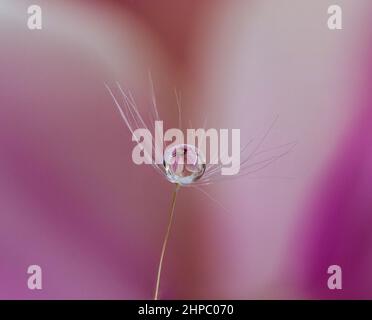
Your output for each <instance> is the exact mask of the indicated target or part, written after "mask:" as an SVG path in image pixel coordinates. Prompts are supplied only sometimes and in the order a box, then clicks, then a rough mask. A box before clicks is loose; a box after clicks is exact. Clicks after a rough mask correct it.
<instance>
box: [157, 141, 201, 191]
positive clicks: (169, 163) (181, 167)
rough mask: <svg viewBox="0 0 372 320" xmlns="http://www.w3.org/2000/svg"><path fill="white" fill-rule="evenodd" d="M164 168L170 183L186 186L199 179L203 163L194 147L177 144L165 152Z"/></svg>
mask: <svg viewBox="0 0 372 320" xmlns="http://www.w3.org/2000/svg"><path fill="white" fill-rule="evenodd" d="M164 167H165V173H166V175H167V178H168V180H169V181H170V182H173V183H178V184H180V185H187V184H190V183H192V182H194V181H196V180H198V179H200V178H201V176H202V175H203V174H204V172H205V161H204V160H203V157H202V155H201V154H200V152H199V150H198V149H197V148H196V147H195V146H192V145H189V144H178V145H175V146H172V147H169V148H167V149H166V150H165V152H164Z"/></svg>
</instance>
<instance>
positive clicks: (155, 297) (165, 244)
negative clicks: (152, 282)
mask: <svg viewBox="0 0 372 320" xmlns="http://www.w3.org/2000/svg"><path fill="white" fill-rule="evenodd" d="M179 188H180V185H179V184H177V185H176V188H175V189H174V191H173V195H172V204H171V209H170V213H169V221H168V227H167V232H166V233H165V237H164V241H163V246H162V249H161V254H160V260H159V267H158V275H157V277H156V287H155V295H154V300H158V296H159V287H160V277H161V270H162V268H163V260H164V256H165V251H166V250H167V244H168V238H169V235H170V232H171V229H172V223H173V217H174V208H175V206H176V199H177V191H178V189H179Z"/></svg>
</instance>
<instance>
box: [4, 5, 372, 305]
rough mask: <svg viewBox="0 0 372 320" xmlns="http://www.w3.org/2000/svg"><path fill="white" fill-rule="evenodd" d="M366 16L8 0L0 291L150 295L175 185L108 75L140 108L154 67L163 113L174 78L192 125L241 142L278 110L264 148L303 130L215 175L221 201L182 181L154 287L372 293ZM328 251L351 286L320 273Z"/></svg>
mask: <svg viewBox="0 0 372 320" xmlns="http://www.w3.org/2000/svg"><path fill="white" fill-rule="evenodd" d="M31 4H38V5H40V6H41V7H42V9H43V30H41V31H30V30H28V29H27V24H26V23H27V7H28V6H29V5H31ZM331 4H339V5H341V6H342V8H343V26H344V29H343V30H342V31H330V30H328V28H327V24H326V23H327V18H328V16H327V8H328V6H329V5H331ZM371 16H372V3H371V1H370V0H353V1H348V0H337V1H327V0H312V1H305V0H301V1H299V0H280V1H277V0H260V1H259V0H251V1H248V0H247V1H222V0H220V1H218V0H217V1H207V0H198V1H196V0H177V1H174V0H157V1H150V0H136V1H134V0H127V1H114V0H111V1H76V0H74V1H72V0H70V1H65V0H64V1H62V0H58V1H46V0H38V1H23V0H17V1H14V0H1V1H0V274H1V275H2V277H1V280H0V298H3V299H4V298H18V299H45V298H51V299H60V298H71V299H79V298H88V299H90V298H102V299H109V298H116V299H150V298H151V297H152V294H153V289H154V285H155V275H156V268H157V263H158V258H159V254H160V248H161V242H162V239H163V234H164V231H165V228H166V224H167V211H168V209H169V205H170V197H171V192H172V189H173V186H172V185H170V184H169V183H167V182H166V181H165V180H162V179H161V178H160V177H159V176H158V175H156V173H155V172H154V171H153V170H152V169H151V167H149V166H136V165H134V164H133V162H132V160H131V151H132V148H133V143H132V142H131V136H130V134H129V132H128V130H127V129H126V128H125V126H124V125H123V122H122V120H121V119H120V117H119V116H118V113H117V111H116V110H115V109H114V106H113V103H112V99H111V98H110V96H109V95H108V93H107V91H106V90H105V88H104V83H109V84H111V83H114V82H115V81H116V80H118V81H119V82H120V83H121V84H122V85H123V86H124V87H125V88H128V89H131V90H133V91H134V92H135V94H136V97H137V99H138V101H139V102H140V103H139V104H140V108H143V109H145V108H147V107H148V104H149V101H150V89H149V82H148V78H147V75H148V71H149V70H151V73H152V75H153V80H154V83H155V88H156V94H157V97H158V104H159V109H160V113H161V114H162V115H164V117H166V118H169V119H170V120H172V119H173V120H175V119H176V118H177V113H176V110H177V108H176V103H175V98H174V94H173V90H174V88H175V87H176V88H177V89H179V90H180V91H181V92H182V109H183V113H184V114H183V118H184V120H185V122H186V123H189V121H190V123H192V124H193V125H194V126H201V125H202V123H203V122H204V119H205V118H206V119H207V121H208V122H207V123H208V125H207V126H208V127H216V128H219V127H223V128H240V129H241V133H242V141H243V142H244V141H248V140H249V139H251V138H255V139H259V137H260V136H261V135H262V133H263V132H264V131H265V130H266V128H267V127H268V125H269V124H270V123H271V121H272V120H273V118H274V117H275V115H277V114H278V115H279V120H278V121H277V123H276V125H275V127H274V128H273V130H272V132H271V134H270V135H269V137H268V138H267V139H266V140H265V147H271V146H275V145H278V144H281V143H285V142H288V141H294V140H296V141H298V144H297V146H296V148H295V149H294V151H293V152H292V153H291V154H289V155H288V156H286V157H284V158H282V159H280V160H279V161H277V162H275V163H274V164H273V165H272V166H270V167H268V168H266V169H265V170H263V172H260V175H256V176H255V177H250V176H247V177H242V178H241V179H237V180H233V181H230V182H225V183H222V184H215V185H212V186H210V187H208V188H206V189H205V190H206V191H207V192H208V193H209V194H210V195H211V196H212V197H214V198H215V199H216V200H218V202H219V203H220V204H222V205H223V206H224V207H225V208H227V209H228V210H227V212H226V210H222V209H221V206H220V205H218V204H217V203H216V202H215V201H212V200H211V199H209V198H208V197H206V196H205V195H204V194H203V193H200V192H199V191H197V190H194V189H185V190H181V192H180V194H179V199H178V200H179V202H178V203H177V207H176V220H175V225H174V228H173V230H172V235H171V239H170V246H169V251H168V253H167V256H166V260H165V266H164V273H163V282H162V285H161V298H167V299H177V298H178V299H180V298H194V299H206V298H208V299H214V298H223V299H233V298H238V299H257V298H270V299H277V298H284V299H286V298H309V299H315V298H329V299H339V298H372V271H371V270H372V195H371V190H372V141H371V140H372V138H371V137H372V106H371V104H372V85H371V84H372V59H371V57H372V43H371V30H372V22H371V19H370V17H371ZM280 176H286V177H290V178H278V177H280ZM275 177H277V178H275ZM31 264H38V265H40V266H41V267H42V270H43V289H42V290H41V291H31V290H29V289H27V285H26V284H27V278H28V275H27V273H26V270H27V267H28V266H29V265H31ZM332 264H338V265H340V266H341V267H342V270H343V290H339V291H331V290H328V288H327V279H328V276H329V275H328V274H327V268H328V266H330V265H332Z"/></svg>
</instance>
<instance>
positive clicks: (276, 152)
mask: <svg viewBox="0 0 372 320" xmlns="http://www.w3.org/2000/svg"><path fill="white" fill-rule="evenodd" d="M150 84H151V93H152V105H153V109H152V110H151V111H150V113H149V114H150V115H151V118H152V121H160V119H159V112H158V110H157V104H156V98H155V93H154V92H155V91H154V87H153V82H152V79H151V75H150ZM117 87H118V90H119V92H120V94H121V96H122V99H117V98H116V96H115V95H114V93H113V91H112V90H111V89H110V87H109V86H107V85H106V88H107V90H108V91H109V93H110V95H111V97H112V98H113V100H114V103H115V106H116V107H117V109H118V111H119V113H120V115H121V117H122V118H123V120H124V123H125V124H126V126H127V127H128V129H129V131H130V132H131V133H132V135H133V137H134V139H135V140H136V141H137V142H139V141H138V140H137V138H136V136H135V135H134V131H135V130H136V129H141V128H145V129H148V127H150V126H149V125H147V123H146V121H145V119H144V118H143V117H142V116H141V114H140V112H139V111H138V108H137V105H136V102H135V99H134V97H133V95H132V94H131V93H130V92H127V93H126V92H125V91H124V90H123V89H122V88H121V86H120V85H119V84H118V83H117ZM176 100H177V108H178V122H179V124H178V125H179V127H180V128H179V129H181V126H182V118H181V106H180V96H179V94H178V93H177V92H176ZM119 101H122V103H120V102H119ZM276 120H277V118H276V119H275V120H274V121H273V123H272V124H271V125H270V127H269V129H268V130H267V131H266V132H265V133H264V135H263V137H262V138H261V139H260V140H259V141H258V143H257V144H256V145H255V146H253V150H252V151H251V152H248V151H249V148H248V147H249V146H250V145H251V144H252V143H253V140H251V141H249V142H248V143H247V144H246V145H245V146H244V147H243V148H242V149H241V150H240V154H241V159H242V161H241V162H240V163H239V166H240V172H239V173H238V174H237V175H235V176H221V174H220V171H221V168H222V167H223V164H220V163H218V162H217V163H216V162H215V159H213V160H212V161H210V163H206V161H205V155H203V154H201V152H200V150H199V149H198V148H197V147H196V146H194V145H190V144H176V145H173V146H169V147H168V148H166V149H165V152H164V154H160V155H159V154H156V155H155V158H159V156H160V158H162V164H159V163H157V162H156V161H155V159H153V158H152V155H151V154H149V153H148V152H146V150H144V152H145V154H146V157H147V158H148V159H150V163H151V164H152V166H153V167H154V169H155V170H156V171H157V172H158V173H160V174H161V175H162V176H163V177H164V178H166V179H167V180H168V181H170V182H171V183H174V184H175V185H176V187H175V189H174V191H173V195H172V202H171V208H170V211H169V220H168V226H167V230H166V233H165V236H164V240H163V244H162V249H161V254H160V259H159V265H158V271H157V277H156V285H155V293H154V300H157V299H158V297H159V288H160V282H161V272H162V267H163V261H164V257H165V253H166V248H167V244H168V238H169V235H170V232H171V227H172V223H173V217H174V209H175V205H176V198H177V194H178V190H179V189H180V187H181V186H182V187H194V188H195V189H197V190H199V191H202V193H204V194H205V195H206V196H207V197H208V198H209V199H211V200H213V201H215V202H216V203H217V204H218V205H219V206H220V207H222V208H224V207H223V205H222V204H221V203H220V202H218V201H217V200H216V199H214V197H212V196H211V195H210V194H209V193H208V192H206V191H205V190H203V189H202V188H201V187H203V186H207V185H210V184H212V183H216V182H221V181H226V180H230V179H233V178H237V177H242V176H246V175H252V174H254V173H256V172H258V171H260V170H262V169H264V168H266V167H268V166H269V165H271V164H272V163H274V162H275V161H277V160H278V159H280V158H282V157H284V156H285V155H287V154H288V153H289V152H290V151H291V150H292V149H293V148H294V146H295V145H296V143H295V142H291V143H286V144H283V145H280V146H276V147H271V148H268V149H266V150H265V149H264V150H260V149H261V147H262V145H263V143H264V141H265V139H266V138H267V136H268V135H269V133H270V131H271V129H272V127H273V126H274V124H275V122H276ZM205 123H206V121H205ZM155 129H156V130H157V128H155ZM156 144H157V142H156V141H155V139H153V140H152V147H153V149H155V150H158V148H157V145H156ZM155 152H156V151H155ZM255 178H259V177H255ZM284 178H286V177H284ZM224 209H225V208H224ZM225 210H226V209H225Z"/></svg>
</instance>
